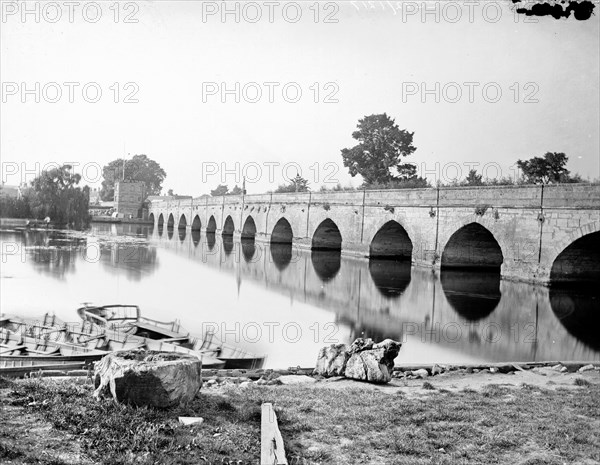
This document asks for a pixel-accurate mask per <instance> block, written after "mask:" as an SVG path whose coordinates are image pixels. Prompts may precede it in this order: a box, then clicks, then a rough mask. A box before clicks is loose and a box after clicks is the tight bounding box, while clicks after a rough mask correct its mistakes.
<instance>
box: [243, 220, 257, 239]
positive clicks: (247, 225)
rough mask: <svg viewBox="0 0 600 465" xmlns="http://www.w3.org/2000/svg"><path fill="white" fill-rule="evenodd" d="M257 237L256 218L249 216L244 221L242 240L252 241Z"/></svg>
mask: <svg viewBox="0 0 600 465" xmlns="http://www.w3.org/2000/svg"><path fill="white" fill-rule="evenodd" d="M255 237H256V223H255V222H254V218H252V216H248V218H246V221H244V226H243V227H242V239H252V240H254V238H255Z"/></svg>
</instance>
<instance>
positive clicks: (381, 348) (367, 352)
mask: <svg viewBox="0 0 600 465" xmlns="http://www.w3.org/2000/svg"><path fill="white" fill-rule="evenodd" d="M400 347H402V344H401V343H399V342H396V341H393V340H391V339H385V340H384V341H382V342H379V343H377V344H374V343H373V341H371V340H370V339H367V340H363V339H357V340H356V341H354V342H353V343H352V346H351V347H350V350H351V351H352V353H351V354H350V358H349V359H348V361H347V363H346V371H345V373H344V375H345V376H346V378H351V379H357V380H361V381H369V382H371V383H389V382H390V381H391V379H392V371H393V369H394V359H395V358H396V357H397V355H398V352H400Z"/></svg>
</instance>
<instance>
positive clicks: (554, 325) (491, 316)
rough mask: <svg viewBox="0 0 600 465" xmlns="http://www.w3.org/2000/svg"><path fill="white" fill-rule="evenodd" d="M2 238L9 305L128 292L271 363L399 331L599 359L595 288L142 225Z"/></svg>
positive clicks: (458, 352)
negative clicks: (570, 287)
mask: <svg viewBox="0 0 600 465" xmlns="http://www.w3.org/2000/svg"><path fill="white" fill-rule="evenodd" d="M0 240H1V246H2V249H1V250H2V264H1V268H0V278H1V279H0V288H1V297H0V305H1V309H2V312H3V313H5V314H17V315H21V316H28V317H36V316H40V315H43V314H44V313H46V312H51V313H55V314H56V316H57V317H59V318H60V319H62V320H64V321H66V322H71V321H76V320H77V314H76V312H75V310H76V309H77V307H78V306H80V304H81V303H82V302H92V303H94V304H97V305H104V304H112V303H123V304H137V305H139V306H140V308H141V310H142V314H143V315H145V316H148V317H151V318H155V319H159V320H163V321H166V320H173V319H179V320H180V321H181V324H182V326H183V327H184V328H186V329H188V330H189V331H190V332H192V333H197V334H201V333H203V332H204V331H205V330H207V329H216V330H218V331H219V332H220V336H221V338H224V339H225V340H226V341H227V342H229V343H234V344H239V345H240V346H243V347H244V348H246V349H249V350H251V351H253V352H255V353H259V354H266V355H267V360H266V364H265V366H266V367H271V368H275V367H276V368H287V367H290V366H302V367H309V366H314V363H315V359H316V355H317V352H318V349H319V348H320V347H322V346H323V345H326V344H331V343H339V342H344V343H348V342H351V341H352V340H353V339H354V338H356V337H359V336H364V337H372V338H373V339H376V340H380V339H383V338H385V337H391V338H393V339H396V340H399V341H401V342H402V343H403V347H402V350H401V351H400V355H399V356H398V358H397V359H396V364H404V363H422V364H431V363H486V362H507V361H514V362H526V361H553V360H561V361H567V360H577V361H587V360H598V359H600V335H599V332H598V331H599V330H600V324H599V323H600V297H599V295H598V290H593V291H590V290H558V289H552V288H547V287H544V286H534V285H530V284H525V283H517V282H509V281H505V280H501V279H500V276H499V274H498V273H484V272H467V271H451V270H442V272H439V271H437V272H433V271H432V270H429V269H424V268H416V267H411V266H410V265H409V264H407V263H403V262H395V261H389V260H380V261H369V260H367V259H353V258H346V257H341V256H340V255H339V253H337V252H334V253H332V252H318V253H316V252H313V253H311V252H310V251H301V250H296V249H292V248H289V247H288V248H286V247H281V246H279V247H275V248H272V247H269V246H268V245H266V244H262V243H253V242H248V241H244V242H240V241H233V240H231V239H223V238H221V237H219V236H212V237H211V236H210V235H209V236H208V237H207V236H206V235H204V234H203V235H202V236H200V235H199V234H198V233H195V232H194V233H190V232H189V231H188V232H187V233H186V232H184V231H181V232H180V231H177V230H175V231H167V230H166V229H165V230H164V231H162V234H161V233H159V231H158V230H155V229H152V228H149V227H147V226H135V225H110V224H108V225H107V224H94V225H93V227H92V229H91V231H87V232H84V233H78V232H69V231H49V232H45V231H29V232H20V231H14V230H4V231H2V232H1V234H0Z"/></svg>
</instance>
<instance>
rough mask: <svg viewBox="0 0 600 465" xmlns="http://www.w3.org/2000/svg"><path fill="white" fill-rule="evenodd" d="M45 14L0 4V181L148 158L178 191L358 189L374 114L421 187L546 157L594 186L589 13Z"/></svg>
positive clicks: (340, 5)
mask: <svg viewBox="0 0 600 465" xmlns="http://www.w3.org/2000/svg"><path fill="white" fill-rule="evenodd" d="M50 3H51V4H49V3H48V2H46V3H44V2H19V3H17V2H11V1H9V2H6V1H4V0H2V2H1V6H2V18H1V21H0V51H1V56H0V81H2V103H1V109H0V136H1V137H0V155H1V159H2V181H3V182H5V183H6V184H19V183H20V182H22V181H30V180H31V179H33V177H34V176H35V174H36V173H37V172H39V170H41V169H43V168H44V167H52V166H53V165H54V164H62V163H66V162H70V163H75V164H76V166H75V171H76V172H79V173H80V174H82V175H83V178H84V183H86V184H89V185H91V186H92V187H94V186H96V187H97V186H99V183H100V181H101V177H100V173H99V168H101V167H102V166H104V165H105V164H107V163H108V162H110V161H111V160H114V159H116V158H121V157H124V156H130V157H131V156H133V155H135V154H146V155H148V156H149V157H150V158H152V159H154V160H156V161H157V162H158V163H159V164H160V165H161V166H162V167H163V168H164V170H165V171H166V173H167V179H166V181H165V183H164V184H163V187H164V189H163V191H164V192H166V190H168V189H173V191H174V192H175V193H177V194H180V195H194V196H198V195H201V194H205V193H208V192H209V191H210V190H211V189H213V188H214V187H216V186H217V185H218V184H227V185H229V187H230V188H231V187H233V185H235V184H241V182H242V178H243V177H245V178H246V189H247V192H248V193H260V192H265V191H268V190H272V189H274V188H275V187H276V186H277V185H279V184H283V183H285V182H286V179H287V178H289V177H293V176H295V175H296V173H297V172H298V173H299V174H301V175H302V176H303V177H305V178H307V179H308V180H309V185H310V187H311V188H312V189H313V190H318V188H319V187H320V186H321V185H323V184H325V185H327V186H329V187H331V186H333V185H335V184H337V182H339V183H341V184H342V185H344V186H347V185H348V186H349V185H352V186H358V185H360V183H361V179H360V177H355V178H352V177H351V176H350V175H349V174H348V171H347V169H346V168H345V167H344V166H343V163H342V158H341V155H340V151H341V149H342V148H344V147H352V146H353V145H355V142H356V141H354V139H352V137H351V135H352V132H353V131H354V130H355V128H356V124H357V122H358V120H359V119H360V118H362V117H364V116H365V115H370V114H374V113H383V112H386V113H387V114H388V115H390V116H391V117H392V118H394V119H395V121H396V123H397V124H398V125H399V127H400V128H401V129H406V130H407V131H410V132H414V145H415V146H416V147H417V150H416V151H415V152H414V154H412V155H411V156H410V157H409V158H408V159H407V160H406V161H410V162H413V163H415V164H416V165H417V168H418V173H419V174H421V175H423V176H425V177H427V178H428V179H430V180H431V181H432V182H435V181H436V180H441V181H442V182H450V181H452V180H453V179H454V178H458V179H462V178H464V177H465V176H466V175H467V172H468V170H469V169H470V168H475V169H477V170H478V171H479V172H480V173H483V174H484V177H488V178H494V177H499V176H514V175H515V173H516V171H515V162H516V160H518V159H526V158H531V157H533V156H542V155H543V154H544V153H546V152H548V151H552V152H565V153H566V154H567V156H568V157H569V163H568V168H569V169H570V170H571V171H572V172H576V173H580V174H581V175H582V176H583V177H584V179H588V178H590V179H594V178H598V177H600V147H599V132H598V131H599V129H598V128H599V127H600V124H599V123H600V121H599V120H600V115H599V112H600V110H599V103H600V94H599V81H600V79H599V77H600V76H599V57H600V50H599V42H600V40H599V17H600V15H598V6H597V7H596V11H595V12H596V15H595V16H593V17H592V18H591V19H590V20H587V21H577V20H575V19H574V18H568V19H561V20H555V19H552V18H535V17H525V16H523V15H519V14H516V13H515V12H513V11H511V8H512V7H511V4H510V3H509V2H508V1H506V2H505V1H499V2H495V1H486V2H483V1H472V2H467V3H459V2H427V3H425V2H418V1H414V2H410V1H409V2H397V1H394V2H391V1H384V2H380V1H374V2H363V1H355V2H354V1H348V2H298V3H295V2H270V3H269V2H246V3H241V2H226V3H221V2H200V1H173V0H168V1H149V2H139V1H137V2H121V3H116V2H113V1H101V2H96V3H94V2H85V1H82V2H78V5H77V6H69V4H68V2H60V1H59V2H50ZM70 9H71V10H70ZM226 9H227V10H226ZM227 11H229V13H227ZM236 11H237V12H238V13H236ZM28 12H29V13H28ZM224 12H225V13H226V14H224V15H223V13H224ZM36 15H39V17H36ZM65 83H71V84H65ZM36 86H38V87H36ZM84 88H85V92H84V91H83V89H84ZM98 89H99V90H100V91H101V94H97V91H98ZM298 90H299V91H300V93H298ZM70 91H71V92H72V96H70V95H69V93H70ZM36 100H38V101H36ZM236 100H237V101H236Z"/></svg>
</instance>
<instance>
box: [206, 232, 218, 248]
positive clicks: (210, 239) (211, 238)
mask: <svg viewBox="0 0 600 465" xmlns="http://www.w3.org/2000/svg"><path fill="white" fill-rule="evenodd" d="M216 242H217V235H216V234H215V233H214V232H209V231H206V245H207V246H208V250H212V249H214V248H215V243H216Z"/></svg>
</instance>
